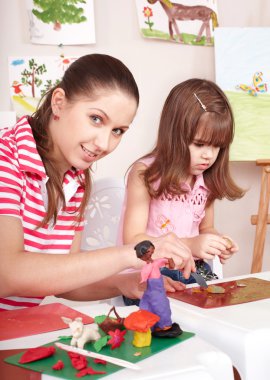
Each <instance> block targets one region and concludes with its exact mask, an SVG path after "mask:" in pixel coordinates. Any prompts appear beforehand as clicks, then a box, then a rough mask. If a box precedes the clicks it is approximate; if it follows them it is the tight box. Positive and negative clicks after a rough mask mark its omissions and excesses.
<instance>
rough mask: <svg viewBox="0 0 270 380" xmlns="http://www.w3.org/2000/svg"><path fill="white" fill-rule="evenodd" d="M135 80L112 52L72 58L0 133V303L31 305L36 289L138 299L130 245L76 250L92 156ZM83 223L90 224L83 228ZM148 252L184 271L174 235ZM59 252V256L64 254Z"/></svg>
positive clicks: (132, 94)
mask: <svg viewBox="0 0 270 380" xmlns="http://www.w3.org/2000/svg"><path fill="white" fill-rule="evenodd" d="M138 103H139V93H138V88H137V85H136V82H135V80H134V78H133V76H132V74H131V72H130V71H129V70H128V68H127V67H126V66H125V65H124V64H123V63H122V62H121V61H119V60H118V59H116V58H113V57H110V56H108V55H103V54H92V55H86V56H83V57H81V58H79V59H78V60H76V61H75V62H74V63H73V64H72V65H71V66H70V67H69V68H68V69H67V71H66V72H65V74H64V77H63V79H62V80H61V82H60V83H59V84H58V85H57V86H56V87H55V88H53V89H52V90H50V91H49V92H48V93H47V94H46V96H45V98H44V99H43V100H42V103H41V105H40V107H39V108H38V110H37V111H36V112H35V114H34V115H33V116H32V117H22V118H21V119H20V120H19V121H18V122H17V124H16V125H15V126H14V127H12V128H9V129H7V130H3V131H1V137H0V241H1V245H0V277H1V288H0V296H1V297H5V298H1V299H0V309H2V310H3V309H13V308H18V307H27V306H35V305H38V304H39V303H40V302H41V300H42V298H43V297H44V296H46V295H51V294H55V295H60V296H61V297H66V298H69V299H78V300H91V299H93V300H94V299H101V298H108V297H114V296H115V295H119V294H125V295H128V296H132V297H133V296H134V295H136V297H139V296H140V291H139V287H138V284H139V281H140V279H139V275H138V274H137V273H130V274H119V272H121V271H123V270H124V269H127V268H140V267H141V264H140V263H141V260H139V259H138V258H137V257H136V253H135V251H134V247H133V244H132V245H128V246H123V247H117V248H115V247H113V248H108V249H101V250H98V251H91V252H81V250H80V239H81V232H82V230H83V225H84V219H83V215H84V210H85V207H86V205H87V202H88V199H89V194H90V188H91V184H90V183H91V181H90V172H89V168H91V165H92V164H93V162H95V161H97V160H99V159H101V158H102V157H104V156H106V155H107V154H109V153H111V152H112V151H113V150H114V149H115V148H116V147H117V145H118V144H119V143H120V141H121V138H122V136H123V134H124V133H125V132H126V131H128V129H129V125H130V124H131V123H132V120H133V118H134V116H135V113H136V111H137V107H138ZM90 228H91V226H90ZM154 244H155V246H156V247H157V249H156V251H155V258H158V257H163V256H165V257H173V259H174V261H175V262H176V264H177V266H178V267H179V268H184V270H185V271H186V273H187V274H188V273H190V270H191V269H192V268H193V263H192V260H193V259H192V256H191V253H190V250H189V249H188V248H187V247H186V246H185V245H184V244H183V243H182V242H181V240H180V239H179V238H177V237H175V238H173V239H168V238H166V239H163V240H159V239H158V240H154ZM67 253H69V254H67Z"/></svg>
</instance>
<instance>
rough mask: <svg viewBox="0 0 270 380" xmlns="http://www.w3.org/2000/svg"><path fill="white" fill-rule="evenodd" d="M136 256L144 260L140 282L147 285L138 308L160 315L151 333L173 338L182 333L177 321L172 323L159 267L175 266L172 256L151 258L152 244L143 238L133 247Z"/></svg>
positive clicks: (153, 249) (153, 248)
mask: <svg viewBox="0 0 270 380" xmlns="http://www.w3.org/2000/svg"><path fill="white" fill-rule="evenodd" d="M134 249H135V251H136V254H137V257H138V258H139V259H141V260H143V261H145V262H146V265H145V266H144V267H143V269H142V271H141V282H146V284H147V287H146V290H145V292H144V294H143V296H142V299H141V300H140V304H139V308H140V309H142V310H148V311H150V312H151V313H154V314H156V315H158V316H159V317H160V320H159V321H158V322H157V323H156V324H155V325H154V326H153V327H152V335H153V336H157V337H167V338H168V337H170V338H174V337H176V336H178V335H180V334H182V332H183V331H182V330H181V328H180V326H179V325H178V324H177V323H172V320H171V308H170V302H169V300H168V297H167V295H166V291H165V288H164V283H163V278H162V276H161V273H160V268H162V267H164V266H167V267H169V268H170V269H173V268H174V267H175V264H174V261H173V259H172V258H170V259H167V258H162V259H155V260H153V259H152V255H153V253H154V251H155V246H154V244H153V243H152V242H151V241H149V240H144V241H142V242H140V243H138V244H137V245H136V246H135V247H134Z"/></svg>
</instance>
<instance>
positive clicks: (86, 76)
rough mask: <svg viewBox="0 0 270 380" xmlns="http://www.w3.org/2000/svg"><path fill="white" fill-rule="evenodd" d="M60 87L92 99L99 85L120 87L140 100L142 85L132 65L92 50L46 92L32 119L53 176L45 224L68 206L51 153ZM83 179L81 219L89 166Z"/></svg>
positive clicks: (73, 98)
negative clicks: (54, 104)
mask: <svg viewBox="0 0 270 380" xmlns="http://www.w3.org/2000/svg"><path fill="white" fill-rule="evenodd" d="M56 88H62V89H63V90H64V91H65V96H66V98H67V100H68V101H70V102H72V101H76V99H77V98H82V97H85V98H89V99H92V98H94V97H95V94H96V93H97V91H98V90H99V89H105V90H106V89H108V90H111V89H120V90H121V91H124V92H125V93H127V94H128V95H129V96H131V97H133V98H134V99H135V100H136V102H137V104H139V92H138V87H137V84H136V82H135V80H134V77H133V75H132V74H131V72H130V71H129V69H128V68H127V67H126V66H125V65H124V64H123V63H122V62H121V61H119V60H118V59H116V58H114V57H111V56H109V55H105V54H89V55H85V56H82V57H80V58H79V59H77V60H76V61H75V62H73V63H72V64H71V65H70V67H69V68H68V69H67V70H66V71H65V74H64V76H63V78H62V80H61V82H60V83H59V84H58V85H57V86H55V87H54V88H52V89H51V90H50V91H48V92H47V93H46V94H45V96H44V97H43V98H42V99H41V102H40V105H39V107H38V109H37V111H36V112H35V113H34V114H33V115H32V117H31V118H30V120H29V122H30V124H31V127H32V130H33V135H34V138H35V141H36V144H37V150H38V152H39V154H40V157H41V159H42V161H43V164H44V166H45V170H46V173H47V175H48V177H49V180H48V181H47V184H46V186H47V191H48V209H47V213H46V215H45V217H44V220H43V221H42V224H41V226H45V225H46V224H47V223H48V222H49V221H50V220H51V219H53V220H54V223H55V222H56V218H57V213H58V206H59V204H61V205H63V207H65V197H64V193H63V188H62V180H63V179H62V178H61V176H60V173H59V172H58V171H57V167H56V165H55V163H54V161H53V159H52V157H51V152H52V151H53V149H52V147H53V141H52V139H51V136H50V134H49V129H48V125H49V122H50V119H51V118H52V107H51V100H52V94H53V92H54V90H55V89H56ZM80 181H81V184H82V186H83V187H84V189H85V191H84V196H83V199H82V203H81V205H80V208H79V210H78V211H79V217H78V222H79V221H80V220H81V219H82V218H83V215H84V211H85V207H86V205H87V203H88V200H89V197H90V191H91V178H90V171H89V170H88V169H87V170H84V176H83V177H82V178H80Z"/></svg>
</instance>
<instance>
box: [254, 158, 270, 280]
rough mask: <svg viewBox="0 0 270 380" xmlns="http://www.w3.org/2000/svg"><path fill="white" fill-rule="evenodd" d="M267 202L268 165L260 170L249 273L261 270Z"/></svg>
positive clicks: (268, 196)
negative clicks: (259, 190) (259, 187)
mask: <svg viewBox="0 0 270 380" xmlns="http://www.w3.org/2000/svg"><path fill="white" fill-rule="evenodd" d="M257 165H263V164H260V163H257ZM269 200H270V166H269V163H268V164H267V166H264V165H263V168H262V179H261V192H260V202H259V210H258V217H257V218H256V223H255V224H256V225H257V226H256V233H255V242H254V250H253V259H252V267H251V273H256V272H260V271H261V270H262V262H263V253H264V252H263V251H264V243H265V235H266V227H267V222H268V209H269ZM253 219H254V217H253Z"/></svg>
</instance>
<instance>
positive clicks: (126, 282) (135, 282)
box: [116, 271, 146, 299]
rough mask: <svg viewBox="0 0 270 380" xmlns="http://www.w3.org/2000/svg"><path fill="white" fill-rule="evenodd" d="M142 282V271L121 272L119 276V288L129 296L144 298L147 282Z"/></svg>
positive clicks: (123, 293)
mask: <svg viewBox="0 0 270 380" xmlns="http://www.w3.org/2000/svg"><path fill="white" fill-rule="evenodd" d="M140 282H141V273H140V271H135V272H128V273H120V274H119V275H118V276H117V282H116V284H117V289H118V290H119V292H120V293H121V294H122V295H123V296H126V297H128V298H131V299H138V298H142V295H143V292H144V291H145V289H146V283H145V282H144V283H140Z"/></svg>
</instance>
